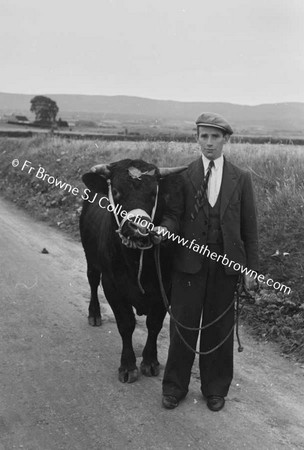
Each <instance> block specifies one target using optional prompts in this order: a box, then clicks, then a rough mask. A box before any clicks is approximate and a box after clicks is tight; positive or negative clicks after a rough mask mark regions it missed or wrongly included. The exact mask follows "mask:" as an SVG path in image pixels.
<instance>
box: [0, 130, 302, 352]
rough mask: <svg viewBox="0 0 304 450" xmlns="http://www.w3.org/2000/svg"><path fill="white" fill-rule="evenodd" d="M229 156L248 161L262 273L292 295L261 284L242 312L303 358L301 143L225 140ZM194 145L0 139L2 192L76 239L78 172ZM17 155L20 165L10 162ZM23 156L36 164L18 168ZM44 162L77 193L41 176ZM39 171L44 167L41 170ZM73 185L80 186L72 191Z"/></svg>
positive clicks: (169, 161) (176, 156)
mask: <svg viewBox="0 0 304 450" xmlns="http://www.w3.org/2000/svg"><path fill="white" fill-rule="evenodd" d="M225 153H226V155H227V156H228V157H229V159H230V160H231V161H232V162H234V163H235V164H237V165H238V166H240V167H243V168H247V169H248V170H250V172H251V174H252V178H253V181H254V186H255V191H256V197H257V206H258V214H259V232H260V256H261V273H262V274H263V275H266V276H270V277H271V278H272V279H273V280H274V281H277V282H280V283H283V284H284V285H286V286H288V287H290V288H291V290H292V292H291V294H289V295H287V294H284V293H283V292H278V291H276V290H274V289H273V288H266V286H263V287H262V289H261V292H260V293H259V294H258V295H257V296H256V301H255V303H254V304H253V305H251V304H246V305H245V307H244V310H243V317H244V320H245V321H246V322H248V324H249V325H250V327H251V329H252V331H253V332H254V333H255V334H256V335H257V336H259V337H261V338H262V339H266V340H272V341H276V342H278V343H279V345H280V346H281V349H282V351H283V352H284V353H285V354H293V355H295V356H296V357H297V358H298V359H299V360H300V361H304V294H303V293H302V286H303V276H304V272H303V264H304V252H303V250H304V233H303V227H304V220H303V219H304V217H303V216H304V211H303V209H304V148H303V147H300V146H292V145H272V144H262V145H256V144H228V145H227V148H226V151H225ZM199 154H200V153H199V151H198V148H197V146H196V144H192V143H176V142H119V141H116V142H107V141H103V142H100V141H95V142H94V141H69V140H64V139H61V138H58V137H45V136H43V137H35V138H33V139H5V138H3V139H0V189H1V195H2V196H4V197H6V198H7V199H9V200H11V201H13V202H15V203H16V204H17V205H19V206H21V207H22V208H25V209H27V210H28V211H29V212H30V213H31V214H32V215H34V216H35V217H36V218H38V219H42V220H46V221H48V222H49V223H51V224H53V225H54V226H56V227H59V228H60V229H62V230H64V231H66V232H68V233H69V234H71V235H73V236H74V237H75V238H76V239H79V233H78V217H79V214H80V211H81V203H82V200H81V193H82V192H83V189H84V186H83V184H82V181H81V175H82V174H83V173H84V172H86V171H87V170H88V169H89V168H90V167H91V166H92V165H94V164H95V163H101V162H104V163H108V162H112V161H115V160H119V159H122V158H142V159H144V160H146V161H149V162H152V163H154V164H157V165H159V166H174V165H183V164H187V163H189V162H191V161H192V160H193V159H195V158H196V157H198V156H199ZM14 159H18V160H19V162H20V164H19V166H18V167H15V168H14V167H12V161H13V160H14ZM25 160H28V161H30V162H31V166H32V167H34V168H35V170H32V172H31V173H28V169H24V170H23V171H22V170H21V167H22V164H23V163H24V161H25ZM39 166H41V167H42V168H43V169H45V171H46V172H47V173H48V174H50V175H51V176H53V177H54V178H56V179H57V180H59V181H62V182H66V183H69V184H70V185H72V187H75V188H77V189H79V193H78V194H77V195H73V194H71V193H69V192H68V191H67V190H64V189H60V188H59V187H58V186H57V187H56V186H55V185H54V184H53V185H51V184H49V183H47V182H46V181H43V180H40V179H38V178H37V177H36V176H35V174H36V173H37V170H38V169H39ZM41 170H42V169H41ZM74 192H76V191H74Z"/></svg>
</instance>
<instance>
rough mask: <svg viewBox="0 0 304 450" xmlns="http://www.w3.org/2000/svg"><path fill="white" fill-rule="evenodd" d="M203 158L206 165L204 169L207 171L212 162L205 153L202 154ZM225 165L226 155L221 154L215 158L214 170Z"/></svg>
mask: <svg viewBox="0 0 304 450" xmlns="http://www.w3.org/2000/svg"><path fill="white" fill-rule="evenodd" d="M202 160H203V165H204V169H205V172H206V170H207V169H208V166H209V163H210V159H208V158H206V156H205V155H203V154H202ZM223 165H224V156H223V155H221V156H220V157H219V158H216V159H215V160H214V170H216V171H217V170H218V169H220V168H223Z"/></svg>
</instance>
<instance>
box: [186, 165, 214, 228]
mask: <svg viewBox="0 0 304 450" xmlns="http://www.w3.org/2000/svg"><path fill="white" fill-rule="evenodd" d="M212 167H214V161H213V160H211V161H210V162H209V165H208V169H207V172H206V175H205V176H204V179H203V181H202V184H201V186H200V188H199V189H198V191H197V193H196V196H195V198H196V201H195V205H194V211H193V212H192V213H191V219H192V220H194V219H195V217H196V216H197V214H198V211H199V209H200V208H201V206H202V204H203V199H204V197H205V198H207V188H208V181H209V178H210V174H211V170H212Z"/></svg>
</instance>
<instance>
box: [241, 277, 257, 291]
mask: <svg viewBox="0 0 304 450" xmlns="http://www.w3.org/2000/svg"><path fill="white" fill-rule="evenodd" d="M244 287H245V289H247V291H254V290H255V289H256V288H257V282H256V280H255V279H254V277H251V276H250V275H247V274H244Z"/></svg>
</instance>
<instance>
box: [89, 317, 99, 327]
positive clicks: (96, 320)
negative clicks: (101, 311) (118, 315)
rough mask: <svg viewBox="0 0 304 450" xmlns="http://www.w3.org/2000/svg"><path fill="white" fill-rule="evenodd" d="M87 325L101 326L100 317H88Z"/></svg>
mask: <svg viewBox="0 0 304 450" xmlns="http://www.w3.org/2000/svg"><path fill="white" fill-rule="evenodd" d="M88 320H89V325H91V326H92V327H100V326H101V317H88Z"/></svg>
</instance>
